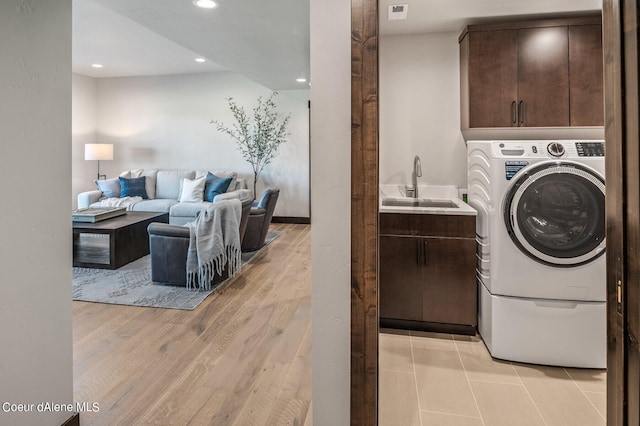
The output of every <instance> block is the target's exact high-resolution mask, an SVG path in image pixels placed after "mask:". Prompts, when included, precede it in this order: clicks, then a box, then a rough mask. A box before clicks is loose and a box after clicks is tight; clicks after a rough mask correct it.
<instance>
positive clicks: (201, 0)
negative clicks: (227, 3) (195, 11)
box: [193, 0, 218, 9]
mask: <svg viewBox="0 0 640 426" xmlns="http://www.w3.org/2000/svg"><path fill="white" fill-rule="evenodd" d="M193 4H195V5H196V6H198V7H202V8H204V9H213V8H214V7H216V6H218V4H217V3H216V2H215V1H212V0H193Z"/></svg>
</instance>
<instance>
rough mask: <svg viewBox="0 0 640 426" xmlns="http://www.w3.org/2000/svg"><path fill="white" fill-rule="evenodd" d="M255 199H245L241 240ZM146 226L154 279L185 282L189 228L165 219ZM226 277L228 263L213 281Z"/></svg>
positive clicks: (166, 281)
mask: <svg viewBox="0 0 640 426" xmlns="http://www.w3.org/2000/svg"><path fill="white" fill-rule="evenodd" d="M252 202H253V199H252V198H248V199H245V200H243V201H242V216H241V219H240V240H242V239H243V236H244V233H245V231H246V229H247V222H248V219H249V211H250V209H251V204H252ZM147 230H148V232H149V251H150V253H151V280H152V281H156V282H163V283H170V284H176V285H186V283H187V252H188V250H189V228H188V227H186V226H178V225H168V224H165V223H152V224H150V225H149V227H148V228H147ZM227 277H228V272H227V268H226V267H225V269H224V271H223V273H222V275H218V274H216V276H215V277H214V279H213V281H212V283H213V284H215V283H218V282H220V281H222V280H224V279H225V278H227Z"/></svg>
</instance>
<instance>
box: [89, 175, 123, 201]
mask: <svg viewBox="0 0 640 426" xmlns="http://www.w3.org/2000/svg"><path fill="white" fill-rule="evenodd" d="M94 182H95V184H96V186H97V187H98V189H99V190H100V191H102V195H103V196H105V197H107V198H111V197H120V179H118V178H113V179H106V180H94Z"/></svg>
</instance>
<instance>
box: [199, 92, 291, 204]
mask: <svg viewBox="0 0 640 426" xmlns="http://www.w3.org/2000/svg"><path fill="white" fill-rule="evenodd" d="M277 94H278V92H273V93H272V94H271V95H270V96H269V97H268V98H267V99H265V100H263V99H262V96H260V97H258V105H257V106H256V107H255V108H254V109H253V116H252V117H249V116H248V115H247V112H246V111H245V109H244V107H241V106H238V104H237V103H236V102H235V101H234V100H233V98H227V102H228V103H229V108H230V109H231V112H232V114H233V117H234V119H235V122H234V123H233V127H231V128H229V127H227V126H225V125H224V124H223V123H221V122H219V121H216V120H211V124H215V125H216V127H217V129H218V131H220V132H223V133H226V134H228V135H229V136H231V137H232V138H233V139H235V141H236V142H237V144H238V149H239V150H240V153H241V154H242V156H243V157H244V159H245V160H247V161H248V162H249V164H251V167H252V169H253V198H256V184H257V183H258V179H259V177H260V173H262V170H264V168H265V167H266V166H267V165H268V164H269V163H270V162H271V160H272V159H273V158H274V157H275V156H276V154H277V153H278V148H279V147H280V145H281V144H282V143H284V142H285V141H286V137H287V136H289V133H288V131H287V125H288V124H289V119H290V118H291V114H288V115H287V116H285V117H282V118H280V117H279V115H278V113H277V112H276V104H275V102H274V101H273V98H274V97H275V96H276V95H277Z"/></svg>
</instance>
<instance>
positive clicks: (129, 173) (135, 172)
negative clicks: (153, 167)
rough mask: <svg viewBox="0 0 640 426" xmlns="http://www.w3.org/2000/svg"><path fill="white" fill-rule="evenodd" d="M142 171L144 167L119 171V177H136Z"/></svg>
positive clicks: (140, 174)
mask: <svg viewBox="0 0 640 426" xmlns="http://www.w3.org/2000/svg"><path fill="white" fill-rule="evenodd" d="M142 172H144V169H135V170H125V171H124V172H122V173H120V175H119V177H123V178H126V179H131V178H137V177H140V176H142Z"/></svg>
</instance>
